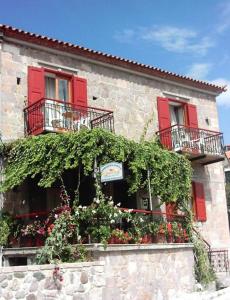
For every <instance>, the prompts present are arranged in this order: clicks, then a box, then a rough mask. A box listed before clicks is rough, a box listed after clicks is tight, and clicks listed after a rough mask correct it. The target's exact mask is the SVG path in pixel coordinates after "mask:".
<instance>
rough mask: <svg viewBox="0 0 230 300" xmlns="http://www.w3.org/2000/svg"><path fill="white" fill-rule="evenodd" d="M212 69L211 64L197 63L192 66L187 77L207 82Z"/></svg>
mask: <svg viewBox="0 0 230 300" xmlns="http://www.w3.org/2000/svg"><path fill="white" fill-rule="evenodd" d="M211 68H212V64H209V63H195V64H193V65H191V66H190V68H189V70H188V72H187V74H186V75H187V76H189V77H192V78H195V79H202V80H205V79H206V78H207V75H208V74H209V72H210V70H211Z"/></svg>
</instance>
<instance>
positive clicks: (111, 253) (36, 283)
mask: <svg viewBox="0 0 230 300" xmlns="http://www.w3.org/2000/svg"><path fill="white" fill-rule="evenodd" d="M92 253H93V257H94V258H95V259H96V261H94V262H87V263H74V264H61V265H60V266H59V267H60V271H61V273H62V276H63V281H60V280H59V279H58V280H54V278H53V271H54V267H55V266H54V265H41V266H37V265H30V266H21V267H5V268H2V269H0V299H2V300H8V299H26V300H43V299H63V300H64V299H65V300H131V299H132V300H170V299H176V295H180V294H182V293H183V294H184V293H188V292H191V291H193V289H194V284H195V280H194V273H193V268H194V258H193V252H192V246H191V245H189V244H184V245H183V244H181V245H179V244H178V245H111V246H109V247H108V248H107V249H106V250H104V248H103V246H102V245H95V246H94V248H93V249H92Z"/></svg>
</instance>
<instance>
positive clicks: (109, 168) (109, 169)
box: [100, 162, 123, 182]
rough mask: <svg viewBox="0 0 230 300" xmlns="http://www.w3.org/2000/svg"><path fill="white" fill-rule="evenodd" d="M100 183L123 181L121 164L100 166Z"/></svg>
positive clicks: (112, 163) (113, 163)
mask: <svg viewBox="0 0 230 300" xmlns="http://www.w3.org/2000/svg"><path fill="white" fill-rule="evenodd" d="M100 172H101V182H108V181H115V180H121V179H123V164H122V163H118V162H111V163H108V164H105V165H102V166H100Z"/></svg>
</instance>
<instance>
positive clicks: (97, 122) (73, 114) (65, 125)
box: [24, 98, 114, 135]
mask: <svg viewBox="0 0 230 300" xmlns="http://www.w3.org/2000/svg"><path fill="white" fill-rule="evenodd" d="M24 119H25V133H26V134H28V135H30V134H39V133H41V132H63V131H79V130H80V129H81V128H82V127H86V128H89V129H92V128H95V127H100V128H103V129H106V130H109V131H114V118H113V112H112V111H109V110H104V109H100V108H95V107H90V106H87V107H84V106H79V105H75V104H73V103H70V102H64V101H59V100H54V99H48V98H43V99H41V100H39V101H37V102H35V103H33V104H32V105H30V106H28V107H26V108H25V109H24Z"/></svg>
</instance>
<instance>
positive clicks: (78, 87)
mask: <svg viewBox="0 0 230 300" xmlns="http://www.w3.org/2000/svg"><path fill="white" fill-rule="evenodd" d="M72 87H73V103H74V104H76V105H79V106H85V107H87V80H86V79H84V78H80V77H75V76H73V78H72Z"/></svg>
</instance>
